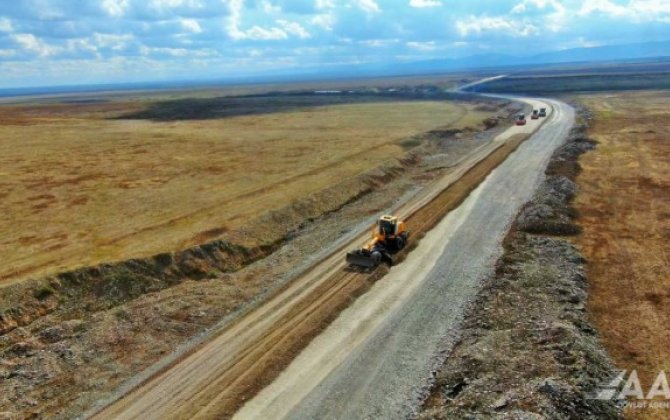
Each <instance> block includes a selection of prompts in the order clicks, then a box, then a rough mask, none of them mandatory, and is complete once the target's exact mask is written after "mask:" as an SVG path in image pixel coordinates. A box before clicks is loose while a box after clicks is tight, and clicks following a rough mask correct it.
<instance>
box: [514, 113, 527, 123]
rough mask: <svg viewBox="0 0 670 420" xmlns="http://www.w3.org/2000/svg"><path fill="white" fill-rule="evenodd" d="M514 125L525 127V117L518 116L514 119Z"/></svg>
mask: <svg viewBox="0 0 670 420" xmlns="http://www.w3.org/2000/svg"><path fill="white" fill-rule="evenodd" d="M516 125H526V116H525V115H523V114H519V116H518V117H516Z"/></svg>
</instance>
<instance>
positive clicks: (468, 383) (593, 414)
mask: <svg viewBox="0 0 670 420" xmlns="http://www.w3.org/2000/svg"><path fill="white" fill-rule="evenodd" d="M583 133H584V127H583V126H579V127H577V128H576V129H575V130H573V132H572V134H571V136H570V138H569V140H568V142H567V143H566V144H565V145H564V146H563V147H561V148H560V149H559V150H557V152H556V153H555V154H554V156H553V157H552V160H551V162H550V164H549V167H548V169H547V172H546V174H547V178H546V179H545V181H544V182H543V184H542V185H541V186H540V188H539V189H538V191H537V193H536V194H535V196H534V197H533V199H532V200H531V201H530V202H528V203H527V204H526V205H525V206H524V207H523V208H522V210H521V211H520V213H519V215H518V217H517V218H516V221H515V223H514V225H513V226H512V229H511V230H510V233H509V234H508V235H507V237H506V239H505V242H504V244H505V252H504V254H503V256H502V257H501V258H500V259H499V260H498V262H497V267H496V272H495V274H494V275H493V276H491V277H489V278H488V279H487V280H486V281H485V282H484V286H483V288H482V290H481V291H480V292H479V293H478V295H477V298H476V300H475V301H474V302H473V304H472V305H471V307H470V309H469V311H468V314H467V316H466V317H465V320H464V322H463V329H462V332H461V336H460V339H459V341H458V343H457V344H456V345H455V346H454V348H453V350H452V352H451V353H450V355H449V356H448V358H447V360H446V362H445V363H444V365H443V366H442V367H441V368H440V369H439V371H438V373H437V375H436V381H435V385H434V387H433V389H432V391H431V394H430V396H429V397H428V399H427V400H426V402H425V404H424V407H423V410H422V412H421V413H420V415H419V418H421V419H432V418H445V419H446V418H480V417H482V418H484V417H485V418H491V417H499V418H523V419H535V418H552V419H554V418H555V419H564V418H573V419H586V418H599V419H600V418H619V417H620V416H621V411H620V407H618V406H617V405H616V404H615V403H614V402H611V401H599V400H593V399H589V398H588V395H590V393H591V392H592V391H593V390H594V388H595V387H596V386H597V385H599V384H600V383H602V382H605V381H606V380H607V379H608V377H609V376H610V375H611V372H612V371H613V370H612V369H613V367H612V364H611V362H610V360H609V358H608V356H607V354H606V352H605V351H604V349H603V348H602V346H601V344H600V342H599V338H598V335H597V333H596V331H595V330H594V329H593V327H592V326H591V325H590V324H589V322H588V320H587V314H586V310H585V301H586V298H587V285H588V283H587V279H586V277H585V268H584V259H583V257H582V255H581V254H580V252H579V250H578V249H577V248H576V247H575V246H573V245H572V244H571V243H570V242H569V241H568V240H567V238H566V235H572V234H575V233H577V232H578V231H579V228H578V226H577V225H575V224H574V223H573V219H574V217H575V212H574V209H572V207H571V202H572V199H573V197H574V195H575V194H576V189H577V187H576V184H575V183H574V182H573V181H574V178H575V176H576V175H577V173H578V172H579V164H578V162H577V159H578V157H579V155H580V154H581V153H583V152H584V151H586V150H590V149H591V148H592V147H593V142H591V141H590V140H588V139H586V138H584V137H583V135H584V134H583Z"/></svg>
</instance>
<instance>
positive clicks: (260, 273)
mask: <svg viewBox="0 0 670 420" xmlns="http://www.w3.org/2000/svg"><path fill="white" fill-rule="evenodd" d="M517 111H518V109H516V108H514V106H511V107H507V108H505V107H502V108H500V116H501V119H505V118H507V117H508V116H509V115H513V114H514V113H516V112H517ZM485 125H486V127H487V128H489V129H488V130H487V131H484V132H480V131H478V130H476V129H472V130H462V131H449V132H446V131H445V132H442V131H439V130H438V131H433V132H428V133H425V134H424V135H421V136H417V137H416V138H411V139H408V140H407V144H406V147H407V149H408V155H407V157H406V159H403V160H401V161H398V162H392V163H390V164H384V165H383V166H382V167H380V168H378V169H375V170H372V171H370V172H369V173H367V174H364V176H363V177H361V178H360V179H358V180H355V181H352V182H358V183H360V185H359V186H358V187H357V188H359V189H360V191H359V192H360V193H356V194H354V196H353V197H349V198H347V196H346V195H345V193H346V194H351V191H352V190H351V188H350V187H351V186H350V185H348V184H343V185H341V186H339V187H340V188H339V189H337V188H335V189H333V190H331V191H326V192H324V193H322V194H321V195H320V196H319V197H312V198H311V199H310V200H306V201H305V202H302V203H296V204H295V205H294V206H291V207H290V208H287V209H284V210H282V212H280V213H275V214H270V215H266V216H264V219H263V220H261V221H260V223H258V226H256V227H250V228H249V229H248V230H247V231H244V232H234V234H235V235H237V236H240V237H244V238H249V237H252V238H253V237H255V235H258V234H259V233H263V234H264V235H265V236H266V237H269V238H270V242H269V243H267V244H265V245H263V244H261V245H260V246H258V247H257V248H256V249H253V250H251V251H252V252H249V249H247V250H244V249H242V250H238V249H235V248H234V247H231V246H229V245H228V244H226V243H218V242H217V243H214V244H206V245H204V246H199V247H195V248H192V249H189V250H186V251H184V253H178V254H174V255H160V256H156V257H154V258H152V259H149V260H146V261H145V260H137V261H128V262H124V263H122V264H120V265H114V266H102V267H96V268H93V269H84V270H82V271H78V272H76V273H74V274H72V273H66V274H65V275H61V276H58V277H56V278H53V279H48V280H47V281H39V282H34V283H27V284H25V285H21V286H17V287H15V288H12V289H4V290H3V291H2V292H3V294H2V296H0V313H1V314H2V315H1V316H0V326H2V331H0V378H1V379H2V382H1V386H0V387H1V389H2V393H0V413H2V416H4V417H5V418H29V417H44V416H49V417H55V418H72V417H73V416H76V415H79V414H81V413H82V412H84V411H85V410H87V409H88V408H90V407H91V404H92V403H93V402H95V401H98V400H100V399H104V398H105V397H106V396H108V395H110V394H111V392H113V391H114V389H116V388H117V387H119V386H121V385H122V384H123V383H125V382H126V381H127V380H129V379H131V378H133V377H135V376H136V375H137V374H138V373H139V372H142V371H143V370H145V369H146V368H148V367H149V366H151V365H152V364H153V363H155V362H156V361H158V360H160V359H162V358H164V357H165V356H167V355H170V354H175V350H176V351H177V354H178V352H179V349H183V348H186V347H188V346H189V345H190V344H192V343H194V342H197V341H198V340H201V339H203V337H206V336H207V335H208V334H211V333H212V331H215V330H216V329H217V328H221V327H222V326H224V325H226V324H227V323H228V322H230V320H232V319H234V318H235V317H236V316H237V315H239V314H241V313H243V312H244V311H246V310H248V309H249V308H251V307H253V306H254V305H255V304H257V303H258V302H259V301H260V300H262V298H263V296H266V295H267V294H269V293H272V292H273V291H274V290H277V289H278V288H279V287H281V286H282V285H283V284H285V283H286V282H287V281H289V280H290V279H291V278H292V277H293V276H295V275H296V274H297V273H299V272H300V270H302V269H305V268H306V267H307V266H308V265H309V264H310V262H312V261H314V260H315V259H318V258H319V256H320V254H322V253H324V252H326V251H327V248H328V247H329V246H330V245H332V243H333V242H335V241H333V240H328V242H327V243H324V239H323V238H336V239H338V240H339V239H341V238H346V237H347V235H350V234H352V233H355V230H354V228H356V227H362V226H366V225H368V224H370V223H371V221H372V219H371V218H373V217H375V216H376V215H377V214H378V213H379V212H381V211H383V210H385V209H388V208H391V207H392V206H393V205H394V203H397V202H399V201H400V200H403V199H406V198H407V197H409V196H411V195H412V194H413V193H415V192H416V191H417V189H418V188H420V186H421V185H422V184H424V183H427V182H429V181H430V180H432V179H434V178H435V177H437V176H440V175H441V174H443V173H444V171H447V170H449V167H450V166H452V165H453V164H454V163H455V162H456V161H457V160H458V159H460V158H461V157H462V156H464V155H465V154H466V153H468V152H469V151H471V150H473V148H475V147H477V146H479V145H481V144H483V143H485V142H487V141H489V140H490V139H491V138H493V137H494V136H495V134H496V133H497V132H498V129H497V128H495V126H496V125H497V122H496V121H488V122H487V123H486V124H485ZM356 191H358V190H356ZM328 200H331V201H328ZM287 221H288V222H290V223H285V222H287ZM270 222H273V223H270ZM279 222H281V223H279ZM268 226H279V227H281V229H279V230H277V231H274V230H273V231H270V232H268V230H267V229H268ZM221 256H223V258H220V257H221ZM226 264H227V265H226ZM137 279H139V280H141V281H139V282H138V281H135V280H137Z"/></svg>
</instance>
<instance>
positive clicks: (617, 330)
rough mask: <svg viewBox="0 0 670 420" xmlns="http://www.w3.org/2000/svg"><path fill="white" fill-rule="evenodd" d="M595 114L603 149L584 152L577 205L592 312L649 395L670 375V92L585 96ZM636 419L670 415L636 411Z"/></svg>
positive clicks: (631, 414)
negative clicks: (663, 375)
mask: <svg viewBox="0 0 670 420" xmlns="http://www.w3.org/2000/svg"><path fill="white" fill-rule="evenodd" d="M579 99H580V101H581V102H583V103H584V104H585V105H586V106H587V107H588V108H589V109H591V110H592V111H593V112H594V118H593V125H592V127H591V129H590V132H589V134H590V136H591V137H592V138H593V139H594V140H596V141H598V145H597V147H596V149H595V150H594V151H592V152H589V153H587V154H585V155H584V156H582V158H581V159H580V164H581V166H582V168H583V171H582V173H581V175H580V176H579V178H578V184H579V186H580V193H579V194H578V195H577V198H576V201H575V205H576V208H577V210H578V211H579V214H580V217H579V223H580V224H581V225H582V227H583V229H584V232H583V234H582V235H580V236H579V237H578V238H577V242H578V244H579V245H580V246H581V248H582V250H583V252H584V255H585V257H586V259H587V261H588V278H589V283H590V291H589V305H588V309H589V314H590V316H591V318H592V320H593V322H594V323H595V325H596V327H597V328H598V331H599V333H600V335H601V337H602V338H603V341H604V344H605V347H606V348H607V350H608V352H609V353H610V354H611V356H612V358H613V360H614V362H615V364H616V365H617V367H618V368H620V369H626V370H627V371H628V372H630V371H631V370H637V372H638V374H639V376H640V380H641V382H642V389H643V390H644V392H645V395H646V392H648V390H649V389H650V387H651V385H652V383H653V382H654V380H655V379H656V376H657V375H658V373H659V372H660V371H662V370H664V371H666V372H667V371H668V369H670V364H669V363H668V360H670V332H669V331H668V328H667V326H668V324H669V323H670V313H668V310H667V308H668V304H669V303H670V293H669V292H668V290H670V289H669V287H670V269H669V267H670V264H668V255H669V254H670V246H669V244H670V223H669V220H670V218H669V216H670V213H669V211H668V209H669V208H670V202H669V199H670V194H669V192H670V176H669V175H668V174H669V173H670V172H669V171H670V158H669V156H670V143H668V136H669V135H670V125H669V124H668V121H669V118H670V112H669V111H668V110H669V109H670V93H669V92H668V91H656V92H655V91H648V92H631V93H620V92H613V93H603V94H597V95H586V96H581V97H579ZM626 417H627V418H644V419H652V418H653V419H656V418H658V419H660V418H667V411H666V410H663V409H659V410H653V409H648V410H628V411H627V413H626Z"/></svg>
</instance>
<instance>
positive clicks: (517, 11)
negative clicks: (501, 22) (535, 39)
mask: <svg viewBox="0 0 670 420" xmlns="http://www.w3.org/2000/svg"><path fill="white" fill-rule="evenodd" d="M545 10H546V12H545ZM536 12H540V13H541V14H540V16H539V17H538V18H537V19H538V21H541V22H542V27H543V28H546V29H548V30H550V31H552V32H558V31H560V30H561V29H563V28H564V27H565V24H566V22H567V20H568V19H567V18H568V12H567V10H566V8H565V6H564V5H563V4H561V2H560V1H558V0H523V1H522V2H521V3H519V4H517V5H516V6H514V7H513V8H512V10H511V14H512V15H528V14H531V13H536Z"/></svg>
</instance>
